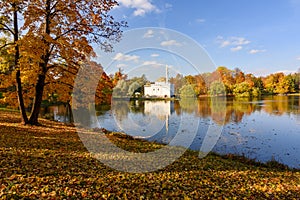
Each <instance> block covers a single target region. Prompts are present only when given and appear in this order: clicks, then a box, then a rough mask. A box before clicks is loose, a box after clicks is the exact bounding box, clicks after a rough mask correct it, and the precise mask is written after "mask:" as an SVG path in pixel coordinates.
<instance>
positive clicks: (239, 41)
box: [217, 36, 251, 48]
mask: <svg viewBox="0 0 300 200" xmlns="http://www.w3.org/2000/svg"><path fill="white" fill-rule="evenodd" d="M217 43H219V44H220V47H221V48H224V47H227V46H244V45H247V44H250V43H251V42H250V41H249V40H247V39H246V38H243V37H230V38H228V39H224V38H223V37H222V36H218V37H217Z"/></svg>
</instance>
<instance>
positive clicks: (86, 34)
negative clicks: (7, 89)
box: [0, 0, 126, 125]
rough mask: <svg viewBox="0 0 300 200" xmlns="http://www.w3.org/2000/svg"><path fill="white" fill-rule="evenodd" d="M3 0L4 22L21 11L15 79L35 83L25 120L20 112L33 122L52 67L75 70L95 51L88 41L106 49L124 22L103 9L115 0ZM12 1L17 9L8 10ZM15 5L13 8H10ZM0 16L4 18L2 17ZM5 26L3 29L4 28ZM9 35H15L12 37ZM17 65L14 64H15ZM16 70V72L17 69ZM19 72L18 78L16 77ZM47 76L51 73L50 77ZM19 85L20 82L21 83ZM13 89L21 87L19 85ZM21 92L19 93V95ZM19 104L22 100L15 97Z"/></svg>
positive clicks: (15, 32) (110, 7) (74, 72)
mask: <svg viewBox="0 0 300 200" xmlns="http://www.w3.org/2000/svg"><path fill="white" fill-rule="evenodd" d="M21 2H22V1H17V0H7V1H5V3H1V4H0V10H1V12H2V13H5V14H6V15H7V16H13V17H10V18H9V19H10V20H7V22H8V23H5V22H3V23H2V26H3V27H6V26H7V24H10V23H12V22H14V21H12V19H16V22H15V23H16V24H17V19H18V17H16V13H17V14H18V13H19V14H21V19H23V21H24V24H23V26H22V27H18V26H14V28H16V29H15V30H14V31H10V32H11V33H12V35H14V34H15V35H16V36H18V37H20V34H19V33H18V32H17V31H18V30H20V29H22V30H26V33H25V35H22V37H21V38H17V37H16V38H15V40H14V43H15V47H16V48H18V49H16V50H15V52H14V53H15V55H16V56H17V55H18V54H20V55H21V56H20V55H18V59H15V62H16V63H15V70H16V72H17V73H16V74H17V75H16V81H17V85H18V86H19V83H18V80H21V79H22V78H23V76H24V77H26V76H27V77H28V76H29V75H30V79H28V78H27V80H28V82H29V85H34V100H33V103H32V110H31V114H30V117H29V119H28V120H27V119H26V118H27V115H26V113H25V115H23V114H22V118H23V120H24V122H25V123H29V124H33V125H35V124H38V115H39V111H40V107H41V102H42V100H43V94H44V89H45V85H46V80H47V77H49V76H50V77H51V76H53V73H54V72H55V71H63V72H64V73H69V74H72V75H73V76H70V77H74V75H76V73H77V71H78V69H79V68H80V62H81V61H83V60H84V59H88V58H90V57H92V56H94V55H95V54H94V52H93V48H92V46H91V44H93V43H94V44H98V45H100V46H101V47H102V48H103V49H104V50H105V51H110V50H112V42H114V41H118V40H119V39H120V37H121V33H122V31H121V28H122V27H124V26H126V23H125V22H118V21H115V20H114V18H113V17H112V16H110V15H109V14H108V12H109V11H110V10H111V9H112V8H113V7H114V6H117V5H118V4H117V2H116V1H115V0H28V1H25V3H24V1H23V2H22V11H23V12H20V9H19V8H20V6H18V5H19V4H20V5H21ZM14 5H17V7H16V9H13V8H14V7H13V6H14ZM15 10H16V11H17V12H15ZM2 21H3V20H2ZM3 31H4V29H3ZM15 35H14V36H15ZM17 66H19V67H17ZM18 69H19V72H20V74H18ZM18 77H19V78H20V79H18ZM50 79H51V78H50ZM20 86H22V84H21V82H20ZM18 89H20V91H18V94H19V93H20V94H21V93H22V88H21V87H20V88H18ZM19 96H21V95H19ZM19 104H20V107H21V106H22V102H19Z"/></svg>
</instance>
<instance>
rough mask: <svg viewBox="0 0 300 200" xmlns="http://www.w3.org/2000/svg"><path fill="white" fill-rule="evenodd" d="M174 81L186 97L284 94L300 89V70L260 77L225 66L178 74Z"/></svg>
mask: <svg viewBox="0 0 300 200" xmlns="http://www.w3.org/2000/svg"><path fill="white" fill-rule="evenodd" d="M170 81H171V83H173V84H174V85H175V95H176V96H182V97H199V96H204V95H209V96H220V95H229V96H236V97H257V96H260V95H263V94H270V95H277V94H281V95H284V94H290V93H298V92H299V90H300V84H299V83H300V71H298V72H297V73H293V74H288V75H285V74H284V73H282V72H280V73H274V74H270V75H268V76H265V77H256V76H254V75H253V74H245V73H244V72H242V71H241V70H240V69H239V68H235V69H234V70H230V69H228V68H226V67H223V66H221V67H218V68H217V69H216V70H215V71H214V72H211V73H203V74H199V75H194V76H192V75H188V76H183V75H180V74H177V75H176V77H172V78H171V80H170Z"/></svg>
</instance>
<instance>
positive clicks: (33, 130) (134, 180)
mask: <svg viewBox="0 0 300 200" xmlns="http://www.w3.org/2000/svg"><path fill="white" fill-rule="evenodd" d="M40 122H41V124H42V125H43V126H39V127H36V126H23V125H21V124H20V120H19V116H18V113H16V112H9V111H0V162H1V163H0V199H20V198H24V199H26V198H27V199H28V198H29V199H32V198H33V199H34V198H37V199H41V198H45V199H78V198H84V199H226V198H228V199H299V198H300V172H299V170H298V171H297V170H290V169H288V168H286V167H284V166H281V165H279V164H276V163H275V164H274V163H273V164H270V165H264V164H261V163H255V162H253V161H251V160H247V159H243V158H240V157H235V156H218V155H215V154H210V155H208V156H206V157H205V158H203V159H199V158H198V153H197V152H194V151H187V152H186V153H185V154H184V155H183V156H182V157H181V158H180V159H178V160H177V161H176V162H175V163H173V164H172V165H169V166H167V167H166V168H164V169H162V170H159V171H156V172H151V173H143V174H135V173H125V172H118V171H116V170H114V169H111V168H109V167H107V166H105V165H104V164H102V163H101V162H99V161H97V159H95V158H93V157H92V155H90V154H89V152H88V151H87V150H86V149H85V147H84V146H83V144H82V142H81V141H80V139H79V136H78V135H77V133H76V130H75V128H74V127H73V126H71V125H65V124H62V123H58V122H52V121H48V120H44V119H41V120H40ZM107 136H108V137H109V139H110V140H111V141H113V142H114V143H116V144H117V145H118V146H120V147H124V149H126V150H131V151H137V152H146V151H152V150H154V149H157V148H160V147H162V145H160V144H155V143H149V142H145V141H142V140H135V139H132V138H130V137H124V136H123V135H122V134H112V133H108V134H107Z"/></svg>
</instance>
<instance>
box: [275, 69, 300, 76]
mask: <svg viewBox="0 0 300 200" xmlns="http://www.w3.org/2000/svg"><path fill="white" fill-rule="evenodd" d="M275 73H284V74H286V75H288V74H293V73H296V70H294V71H293V70H280V71H277V72H275Z"/></svg>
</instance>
